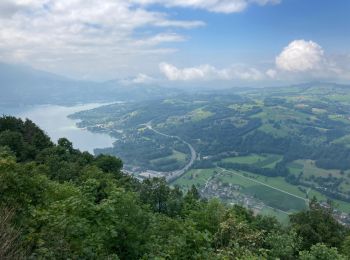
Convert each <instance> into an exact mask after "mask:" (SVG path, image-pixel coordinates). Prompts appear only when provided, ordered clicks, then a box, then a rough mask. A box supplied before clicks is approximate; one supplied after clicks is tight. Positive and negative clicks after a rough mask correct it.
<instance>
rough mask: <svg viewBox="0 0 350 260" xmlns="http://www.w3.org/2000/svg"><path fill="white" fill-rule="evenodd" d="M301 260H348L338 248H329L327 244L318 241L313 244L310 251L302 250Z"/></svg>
mask: <svg viewBox="0 0 350 260" xmlns="http://www.w3.org/2000/svg"><path fill="white" fill-rule="evenodd" d="M299 259H300V260H330V259H332V260H346V258H345V257H344V256H342V255H341V254H339V253H338V250H337V248H335V247H332V248H329V247H327V246H326V245H325V244H322V243H318V244H316V245H313V246H312V247H311V249H310V251H301V252H300V254H299Z"/></svg>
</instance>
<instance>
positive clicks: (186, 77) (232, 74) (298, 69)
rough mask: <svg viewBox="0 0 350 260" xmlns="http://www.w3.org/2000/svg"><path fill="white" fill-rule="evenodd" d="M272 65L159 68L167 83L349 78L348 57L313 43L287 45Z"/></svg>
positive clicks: (161, 66)
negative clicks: (331, 53)
mask: <svg viewBox="0 0 350 260" xmlns="http://www.w3.org/2000/svg"><path fill="white" fill-rule="evenodd" d="M271 65H272V66H271V67H270V68H268V69H267V70H264V69H262V68H254V67H247V66H235V65H232V66H229V67H227V68H222V69H218V68H216V67H215V66H213V65H209V64H205V65H199V66H196V67H187V68H178V67H176V66H174V65H172V64H169V63H165V62H163V63H161V64H160V65H159V68H160V71H161V73H162V74H163V75H164V76H165V77H166V79H168V80H170V81H196V80H198V81H208V80H221V81H232V80H240V81H269V80H293V79H296V80H313V79H325V80H327V79H329V80H336V79H341V80H347V79H350V56H349V55H348V56H344V55H343V56H331V55H327V53H326V52H325V51H324V49H323V48H322V47H321V46H320V45H319V44H318V43H316V42H314V41H306V40H295V41H292V42H290V43H289V44H288V45H287V46H286V47H284V48H283V50H282V51H281V53H280V54H279V55H278V56H277V57H276V58H275V63H274V64H271Z"/></svg>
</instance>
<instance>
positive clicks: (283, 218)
mask: <svg viewBox="0 0 350 260" xmlns="http://www.w3.org/2000/svg"><path fill="white" fill-rule="evenodd" d="M260 214H261V215H264V216H269V217H276V218H277V220H278V221H279V222H280V223H282V224H283V225H285V226H287V225H288V224H289V223H290V221H289V215H288V214H287V213H285V212H283V211H280V210H277V209H274V208H271V207H268V206H266V207H264V208H263V209H262V210H261V212H260Z"/></svg>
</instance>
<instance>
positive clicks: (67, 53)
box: [0, 0, 350, 85]
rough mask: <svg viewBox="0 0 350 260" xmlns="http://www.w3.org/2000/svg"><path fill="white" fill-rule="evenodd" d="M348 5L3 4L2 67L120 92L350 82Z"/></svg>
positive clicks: (187, 0) (278, 0)
mask: <svg viewBox="0 0 350 260" xmlns="http://www.w3.org/2000/svg"><path fill="white" fill-rule="evenodd" d="M349 13H350V1H348V0H211V1H208V0H172V1H170V0H91V1H84V0H75V1H71V0H2V1H1V2H0V29H1V33H0V60H1V61H4V62H11V63H24V64H27V65H30V66H33V67H36V68H40V69H44V70H48V71H51V72H55V73H59V74H63V75H67V76H70V77H73V78H78V79H92V80H101V81H103V80H108V79H119V80H120V82H121V83H123V84H132V83H144V84H155V83H156V84H192V83H193V84H194V83H197V82H207V83H208V84H211V82H220V83H222V84H231V83H232V84H233V83H234V84H242V85H244V84H252V83H254V84H256V83H264V84H270V83H271V84H276V82H277V83H279V82H301V81H307V80H331V81H338V82H347V81H348V80H349V79H350V18H349Z"/></svg>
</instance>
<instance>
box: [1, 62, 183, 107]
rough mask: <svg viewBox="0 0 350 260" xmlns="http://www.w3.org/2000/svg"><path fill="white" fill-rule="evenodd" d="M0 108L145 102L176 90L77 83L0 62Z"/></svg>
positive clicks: (61, 77)
mask: <svg viewBox="0 0 350 260" xmlns="http://www.w3.org/2000/svg"><path fill="white" fill-rule="evenodd" d="M0 89H1V95H0V105H6V106H12V105H16V106H20V105H33V104H75V103H87V102H109V101H123V100H147V99H154V98H157V97H166V96H171V95H176V94H178V93H179V90H174V89H169V88H163V87H159V86H152V85H142V84H134V85H123V84H119V82H118V81H108V82H104V83H97V82H89V81H78V80H73V79H69V78H65V77H63V76H59V75H56V74H52V73H49V72H45V71H40V70H36V69H33V68H31V67H27V66H22V65H12V64H5V63H0Z"/></svg>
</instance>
